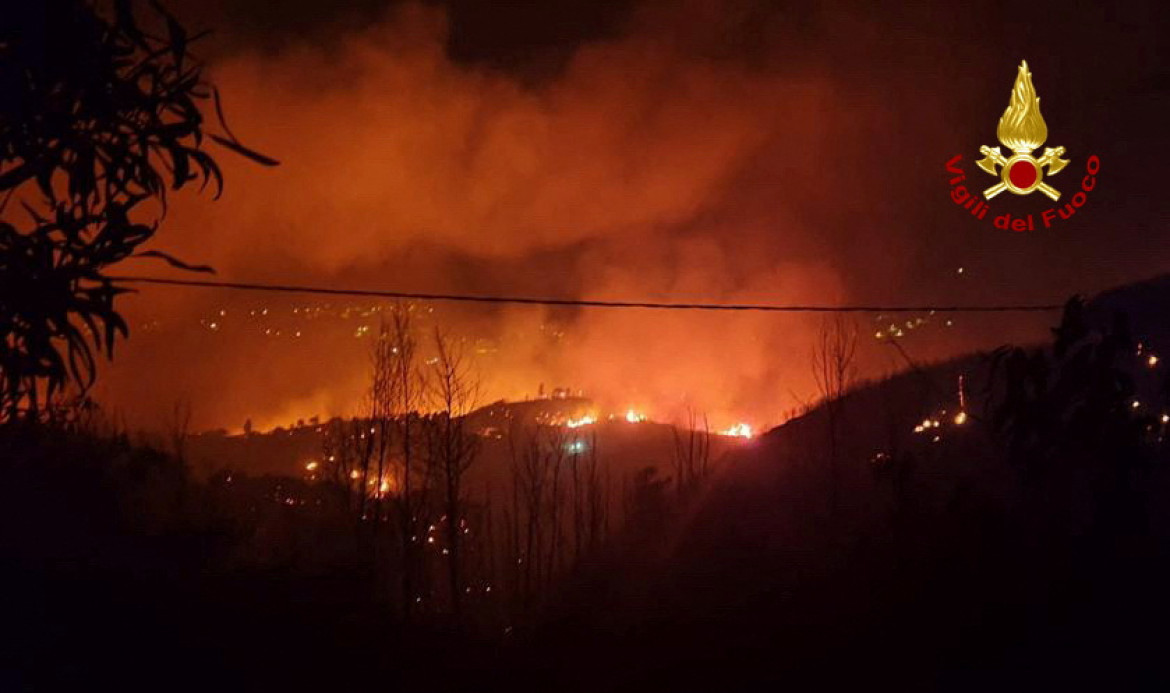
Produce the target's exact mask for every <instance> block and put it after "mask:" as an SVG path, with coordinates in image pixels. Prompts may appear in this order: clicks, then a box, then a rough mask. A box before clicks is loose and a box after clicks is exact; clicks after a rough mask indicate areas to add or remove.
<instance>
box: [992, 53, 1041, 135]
mask: <svg viewBox="0 0 1170 693" xmlns="http://www.w3.org/2000/svg"><path fill="white" fill-rule="evenodd" d="M996 135H997V136H998V137H999V141H1000V142H1002V143H1003V145H1004V146H1005V147H1007V148H1008V149H1011V150H1012V151H1013V152H1016V153H1017V154H1027V153H1029V152H1031V151H1033V150H1034V149H1036V148H1037V147H1039V146H1040V145H1042V144H1044V140H1046V139H1048V126H1047V125H1046V124H1045V123H1044V117H1043V116H1041V115H1040V97H1038V96H1036V88H1035V87H1033V86H1032V73H1031V72H1029V71H1028V61H1027V60H1024V61H1021V62H1020V71H1019V72H1018V73H1017V74H1016V83H1015V86H1013V87H1012V97H1011V101H1010V102H1009V103H1008V107H1007V110H1006V111H1004V112H1003V116H1002V117H1000V119H999V128H998V129H997V130H996Z"/></svg>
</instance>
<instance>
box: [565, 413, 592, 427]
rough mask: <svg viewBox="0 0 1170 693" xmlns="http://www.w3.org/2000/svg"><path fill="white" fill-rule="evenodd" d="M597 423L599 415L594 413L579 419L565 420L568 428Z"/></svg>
mask: <svg viewBox="0 0 1170 693" xmlns="http://www.w3.org/2000/svg"><path fill="white" fill-rule="evenodd" d="M595 423H597V417H596V416H594V415H593V414H586V415H585V416H582V417H581V418H579V419H569V420H568V421H566V422H565V427H566V428H581V427H582V426H589V425H591V424H595Z"/></svg>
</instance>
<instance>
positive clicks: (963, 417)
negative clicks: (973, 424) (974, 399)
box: [955, 411, 967, 426]
mask: <svg viewBox="0 0 1170 693" xmlns="http://www.w3.org/2000/svg"><path fill="white" fill-rule="evenodd" d="M965 423H967V412H965V411H961V412H959V413H958V414H955V425H956V426H962V425H963V424H965Z"/></svg>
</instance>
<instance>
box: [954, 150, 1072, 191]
mask: <svg viewBox="0 0 1170 693" xmlns="http://www.w3.org/2000/svg"><path fill="white" fill-rule="evenodd" d="M979 153H980V154H982V155H983V156H984V158H982V159H980V160H979V161H976V162H975V165H976V166H978V167H979V168H981V169H983V170H984V171H987V172H988V173H990V174H991V175H993V176H999V177H1000V178H1001V180H1000V182H998V183H996V184H995V185H993V186H991V187H990V188H988V189H987V190H984V191H983V197H985V198H987V199H988V200H990V199H991V198H993V197H995V196H996V195H998V194H1000V193H1001V192H1003V191H1004V190H1009V191H1011V192H1013V193H1015V194H1017V195H1026V194H1028V193H1030V192H1032V191H1033V190H1039V191H1040V192H1042V193H1044V194H1045V195H1047V196H1048V197H1049V198H1051V199H1052V201H1053V202H1055V201H1057V200H1059V199H1060V191H1059V190H1057V189H1056V188H1054V187H1052V186H1051V185H1049V184H1047V183H1045V182H1044V169H1045V168H1047V169H1048V172H1047V173H1048V175H1050V176H1053V175H1056V174H1057V173H1059V172H1060V171H1061V169H1063V168H1064V167H1065V166H1068V159H1062V158H1060V157H1062V156H1064V147H1045V148H1044V154H1043V155H1041V157H1040V158H1039V159H1036V158H1034V157H1033V156H1032V154H1031V152H1030V151H1028V150H1023V151H1021V150H1018V149H1017V150H1016V152H1015V154H1014V155H1013V156H1012V157H1011V158H1008V157H1005V156H1004V155H1003V153H1002V152H1000V150H999V147H988V146H987V145H984V146H982V147H980V148H979Z"/></svg>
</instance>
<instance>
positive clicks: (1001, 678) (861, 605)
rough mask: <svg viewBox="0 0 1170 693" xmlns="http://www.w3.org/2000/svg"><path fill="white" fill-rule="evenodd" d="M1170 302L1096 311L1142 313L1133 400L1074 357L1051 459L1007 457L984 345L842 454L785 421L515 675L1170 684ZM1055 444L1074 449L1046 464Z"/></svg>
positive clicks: (599, 680) (752, 683) (857, 419)
mask: <svg viewBox="0 0 1170 693" xmlns="http://www.w3.org/2000/svg"><path fill="white" fill-rule="evenodd" d="M1162 284H1163V285H1165V284H1166V283H1165V282H1162ZM1165 295H1166V292H1165V286H1163V290H1160V291H1151V290H1150V285H1139V286H1137V287H1135V288H1134V290H1133V292H1126V291H1118V292H1113V293H1111V294H1110V295H1109V297H1108V298H1109V300H1108V302H1102V303H1100V304H1097V305H1096V306H1090V310H1089V311H1088V315H1089V316H1090V319H1091V321H1092V322H1094V323H1097V324H1100V323H1108V322H1110V321H1112V320H1113V317H1114V315H1113V314H1114V313H1115V312H1116V311H1117V310H1118V309H1124V308H1125V307H1126V305H1127V304H1130V305H1131V306H1132V307H1133V308H1134V309H1135V310H1134V311H1133V312H1134V314H1135V315H1136V316H1137V317H1138V319H1137V320H1134V321H1132V322H1131V325H1130V329H1131V331H1132V334H1133V335H1134V338H1133V340H1132V346H1133V347H1134V349H1135V353H1132V354H1131V353H1129V352H1125V353H1119V354H1117V364H1118V368H1117V371H1118V372H1119V373H1123V374H1127V375H1132V377H1133V380H1134V385H1135V389H1134V393H1136V394H1133V395H1129V394H1125V393H1124V392H1123V391H1122V390H1117V391H1112V390H1110V391H1109V392H1108V393H1107V394H1105V395H1102V394H1101V390H1102V389H1103V388H1104V385H1103V384H1102V383H1100V382H1097V381H1091V382H1088V383H1086V384H1085V385H1084V386H1083V387H1082V390H1083V393H1077V394H1076V395H1075V397H1074V395H1073V394H1071V393H1070V392H1066V390H1072V389H1074V388H1075V387H1077V385H1076V382H1078V381H1077V378H1078V377H1081V376H1082V375H1084V374H1085V373H1097V371H1093V370H1092V369H1091V368H1089V367H1088V366H1086V365H1085V364H1084V363H1081V361H1082V360H1083V359H1080V358H1079V357H1072V356H1068V357H1067V358H1066V359H1065V361H1061V362H1059V363H1064V364H1065V370H1063V371H1060V370H1056V369H1053V370H1051V372H1049V373H1048V375H1047V376H1046V377H1047V378H1048V379H1049V380H1050V381H1051V384H1052V387H1051V391H1050V392H1048V393H1046V395H1045V397H1047V398H1048V399H1043V400H1042V399H1037V401H1043V402H1051V403H1052V408H1053V409H1056V408H1057V404H1058V403H1061V402H1065V401H1068V402H1074V401H1075V403H1076V406H1070V407H1068V408H1067V412H1069V416H1070V417H1081V418H1079V419H1077V418H1072V419H1070V421H1064V422H1062V423H1061V425H1063V426H1065V427H1064V428H1057V427H1055V426H1056V424H1053V426H1054V427H1053V428H1052V429H1051V430H1048V431H1047V432H1045V431H1046V429H1044V428H1042V427H1038V428H1037V429H1036V431H1037V432H1035V433H1034V435H1032V438H1034V439H1035V440H1031V443H1030V444H1031V447H1028V448H1025V449H1027V450H1030V451H1032V455H1033V457H1035V459H1031V458H1028V457H1026V456H1025V458H1023V459H1017V457H1013V456H1011V455H1009V441H1010V435H1009V430H1010V429H1005V428H1004V427H1003V426H1000V425H998V423H997V422H998V419H997V416H996V414H997V411H998V409H997V407H995V406H992V407H991V408H985V407H984V403H985V400H986V398H987V397H989V396H990V397H991V402H992V404H993V405H994V404H995V403H996V402H999V403H1002V401H1003V397H1004V391H1005V389H1006V388H1007V386H1006V384H1005V381H1004V380H1003V375H1002V373H1003V371H1002V369H1003V367H1004V366H1003V362H1002V361H1001V362H1000V365H999V366H998V367H996V369H995V370H996V372H997V375H996V377H995V379H994V380H993V379H992V372H993V367H992V364H993V363H994V359H993V358H992V357H991V356H990V355H987V356H976V357H971V358H966V359H960V360H957V361H955V362H951V363H947V364H940V365H936V366H933V367H930V368H927V369H924V370H923V371H920V372H909V373H906V374H903V375H901V376H897V377H895V378H892V379H890V380H887V381H885V382H882V383H877V384H873V385H870V386H867V387H864V388H862V389H860V390H859V391H857V392H855V393H853V394H852V395H850V396H849V397H848V398H847V399H846V401H845V402H843V404H842V407H841V411H840V414H839V416H840V419H841V421H842V425H841V430H842V431H843V433H842V434H841V435H840V436H839V437H838V439H837V440H836V441H835V443H834V444H832V445H831V444H830V440H829V436H828V426H827V421H826V412H825V411H824V409H818V410H816V411H814V412H812V413H811V414H810V415H808V416H805V417H803V418H801V419H799V420H796V421H793V422H791V423H789V424H788V425H785V426H783V427H781V428H779V429H776V430H774V431H772V432H770V433H769V434H767V435H766V436H764V437H762V438H761V439H759V440H757V441H756V442H755V444H754V446H753V447H752V448H750V449H745V450H743V451H742V452H741V453H740V454H738V455H736V456H735V457H734V459H733V461H732V462H731V463H730V464H727V465H724V466H723V467H722V469H723V474H722V475H721V477H720V479H719V480H718V483H716V484H715V485H714V487H713V488H712V489H710V491H709V492H708V494H707V495H706V496H705V497H704V498H703V499H702V500H701V502H699V503H697V504H695V506H694V507H693V509H692V511H691V512H690V513H689V515H688V516H687V517H686V518H685V519H684V520H683V521H682V522H680V523H678V524H677V525H676V526H674V527H672V528H671V529H669V530H667V531H665V532H662V533H661V534H659V535H656V536H647V537H644V538H643V541H642V542H641V543H636V544H634V545H632V546H631V547H629V548H628V550H627V553H626V554H625V555H623V556H622V557H621V558H620V559H618V560H617V561H616V562H615V563H616V565H615V566H608V567H605V568H600V569H598V571H597V572H596V573H595V574H593V575H591V576H590V578H589V579H587V580H583V581H582V582H581V585H580V587H579V589H580V591H579V592H577V593H574V594H571V595H568V596H567V597H566V601H567V603H568V604H569V606H567V607H566V608H565V610H564V612H563V613H562V614H561V617H560V619H559V620H557V621H556V622H555V623H552V624H551V625H549V626H547V627H545V628H543V629H541V630H539V631H538V632H537V633H536V634H535V635H534V636H533V637H532V640H531V642H532V648H533V651H535V652H536V654H533V652H532V651H525V652H524V654H523V656H522V661H521V662H520V664H519V666H521V667H529V668H532V667H533V666H534V665H533V664H532V663H533V662H538V663H540V664H538V665H536V667H537V668H540V667H541V666H542V665H543V667H544V671H545V672H546V673H547V675H548V676H550V677H551V682H550V684H549V685H550V686H553V687H555V688H556V689H565V690H614V691H645V690H672V691H676V690H711V689H712V688H713V687H714V688H715V689H717V690H764V689H775V688H781V687H785V688H788V689H794V690H844V689H853V688H857V687H866V688H876V689H879V690H884V689H898V690H943V691H955V690H969V691H985V690H1101V689H1109V690H1165V689H1166V687H1167V686H1168V685H1170V670H1167V669H1166V668H1165V667H1164V664H1163V661H1164V658H1163V657H1162V654H1161V653H1162V652H1163V651H1164V648H1165V647H1166V645H1168V644H1170V637H1167V635H1166V631H1167V628H1166V624H1167V623H1168V622H1170V621H1167V619H1168V617H1170V589H1168V588H1167V585H1170V582H1168V580H1170V514H1168V513H1167V511H1166V508H1167V507H1170V474H1168V470H1170V467H1168V465H1170V456H1168V455H1167V454H1166V449H1165V447H1164V446H1163V445H1162V438H1163V437H1164V435H1165V433H1166V426H1165V423H1164V422H1163V423H1161V425H1160V426H1159V425H1158V423H1157V422H1158V420H1159V418H1160V416H1161V407H1163V406H1164V404H1165V401H1166V400H1165V388H1166V382H1167V379H1166V376H1165V372H1164V370H1162V369H1160V367H1159V368H1152V367H1151V368H1147V366H1148V357H1149V355H1151V354H1153V353H1159V352H1158V350H1159V349H1160V348H1161V347H1162V346H1164V345H1167V344H1170V343H1168V342H1167V341H1166V340H1165V339H1164V335H1165V324H1166V323H1165V318H1166V317H1167V315H1168V313H1167V312H1162V311H1161V310H1158V309H1156V306H1159V305H1161V306H1166V305H1167V304H1166V302H1165V300H1164V298H1165ZM1151 306H1154V307H1155V308H1151ZM1093 339H1098V337H1094V338H1093ZM1138 342H1141V343H1142V347H1141V348H1142V353H1141V354H1138V353H1136V349H1137V343H1138ZM1044 353H1045V354H1046V356H1045V359H1047V361H1046V363H1051V364H1056V363H1058V361H1056V360H1055V359H1054V357H1052V354H1051V350H1050V349H1049V350H1045V351H1044ZM1161 353H1165V352H1161ZM1036 358H1039V357H1036ZM1100 372H1102V373H1103V372H1105V370H1104V369H1101V371H1100ZM1070 374H1071V375H1070ZM960 375H962V376H964V381H965V383H966V387H967V392H966V397H965V404H966V411H965V412H964V413H965V414H966V415H967V416H966V417H963V418H959V419H956V418H955V417H956V415H957V414H958V411H959V409H958V392H957V386H958V382H959V376H960ZM1122 379H1124V378H1122ZM1090 380H1091V379H1090ZM989 382H994V383H996V386H995V387H993V388H991V389H990V390H988V389H987V387H986V385H987V384H988V383H989ZM1029 387H1031V385H1029ZM1104 389H1108V388H1104ZM1159 391H1160V394H1159ZM1150 392H1153V393H1155V394H1158V396H1157V397H1153V398H1151V399H1145V395H1143V394H1141V393H1150ZM1082 395H1083V396H1082ZM1110 398H1112V399H1110ZM1131 398H1132V399H1133V400H1137V399H1139V398H1141V399H1142V401H1140V402H1139V404H1140V407H1139V406H1137V405H1135V408H1134V412H1135V413H1134V414H1132V416H1131V415H1130V414H1128V413H1126V412H1125V411H1120V410H1119V407H1120V409H1128V407H1129V405H1131V404H1132V402H1131ZM1103 400H1108V401H1114V400H1116V401H1115V403H1116V404H1117V405H1118V406H1117V407H1114V409H1113V410H1111V411H1105V410H1104V409H1102V410H1101V411H1098V410H1097V409H1094V406H1095V405H1096V404H1097V403H1099V402H1100V401H1103ZM1122 405H1124V406H1122ZM1152 407H1157V408H1158V410H1157V411H1154V412H1152V416H1143V415H1142V414H1141V412H1144V411H1146V410H1148V409H1150V408H1152ZM1062 411H1065V410H1062ZM944 412H945V413H944ZM1033 413H1034V414H1036V415H1037V416H1040V414H1039V413H1037V412H1033ZM1093 417H1099V419H1100V421H1098V420H1096V419H1094V418H1093ZM1110 417H1112V418H1110ZM1131 420H1132V421H1137V422H1145V421H1150V422H1151V423H1148V424H1147V423H1140V427H1141V428H1142V431H1141V432H1139V434H1138V437H1137V438H1135V440H1139V441H1140V442H1141V448H1140V454H1137V453H1135V452H1134V451H1133V450H1130V449H1129V448H1126V447H1124V446H1120V445H1118V446H1116V447H1109V446H1108V445H1104V444H1101V443H1102V441H1113V440H1115V438H1109V437H1108V431H1109V430H1110V426H1112V425H1113V423H1112V422H1117V421H1131ZM925 421H929V422H931V423H932V425H928V426H922V423H923V422H925ZM934 421H937V422H939V423H938V424H937V425H933V422H934ZM957 421H961V422H962V423H961V424H960V423H957ZM1105 421H1108V422H1111V423H1109V424H1105V423H1102V422H1105ZM1077 426H1081V427H1083V428H1085V429H1086V430H1090V429H1091V430H1092V435H1089V436H1087V437H1085V438H1084V446H1085V448H1084V449H1076V448H1075V446H1074V447H1073V448H1072V449H1070V447H1069V445H1068V444H1067V443H1068V441H1069V440H1073V439H1076V440H1078V441H1080V440H1081V439H1080V438H1077V437H1076V430H1075V429H1076V428H1077ZM920 427H921V428H920ZM1094 427H1096V428H1094ZM1045 436H1048V438H1047V439H1046V438H1045ZM1080 444H1081V443H1079V442H1078V443H1077V445H1080ZM1045 446H1048V447H1045ZM833 448H835V450H836V452H835V455H836V459H837V465H836V466H837V467H838V469H839V472H838V475H837V483H838V485H839V501H838V503H837V506H836V508H834V507H832V503H831V501H830V498H831V497H832V494H831V485H832V483H833V482H832V479H831V476H830V473H829V472H828V470H829V469H831V468H832V466H833V465H832V464H831V457H830V456H831V454H833V453H830V450H831V449H833ZM1044 450H1054V451H1059V454H1054V455H1049V456H1047V457H1045V459H1044V460H1043V461H1044V465H1040V464H1038V462H1039V461H1040V456H1041V452H1042V451H1044Z"/></svg>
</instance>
